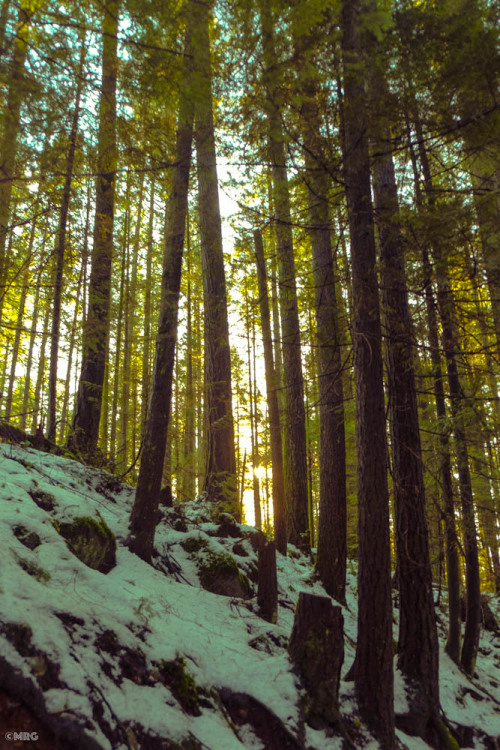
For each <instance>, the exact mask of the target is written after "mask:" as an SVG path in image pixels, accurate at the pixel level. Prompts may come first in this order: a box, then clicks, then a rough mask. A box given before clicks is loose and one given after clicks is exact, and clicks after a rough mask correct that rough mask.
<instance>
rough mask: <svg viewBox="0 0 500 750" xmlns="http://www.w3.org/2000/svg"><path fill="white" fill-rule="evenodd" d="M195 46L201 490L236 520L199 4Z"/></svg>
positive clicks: (206, 42) (206, 57) (205, 22)
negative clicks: (203, 423)
mask: <svg viewBox="0 0 500 750" xmlns="http://www.w3.org/2000/svg"><path fill="white" fill-rule="evenodd" d="M197 12H198V13H199V19H198V24H197V26H198V28H197V30H196V35H195V40H194V48H195V56H196V58H197V66H196V67H197V75H196V86H195V91H196V95H197V102H196V115H195V119H196V128H195V139H196V154H197V175H198V205H199V216H200V239H201V256H202V268H203V299H204V321H205V393H206V402H205V410H206V415H207V456H206V460H207V464H206V471H205V482H204V488H205V490H206V491H207V493H208V497H209V498H210V499H211V500H212V501H213V502H214V503H215V504H216V505H219V506H221V507H224V508H226V510H229V512H231V513H233V514H234V515H235V516H236V517H238V518H239V505H238V497H237V490H236V456H235V450H234V423H233V412H232V389H231V351H230V346H229V324H228V316H227V293H226V281H225V272H224V256H223V249H222V229H221V218H220V209H219V194H218V181H217V167H216V153H215V135H214V121H213V111H212V73H211V60H210V39H209V8H208V7H207V6H205V5H200V6H198V11H197Z"/></svg>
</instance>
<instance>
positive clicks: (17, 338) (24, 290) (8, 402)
mask: <svg viewBox="0 0 500 750" xmlns="http://www.w3.org/2000/svg"><path fill="white" fill-rule="evenodd" d="M29 276H30V271H29V266H28V267H27V268H26V270H25V272H24V275H23V285H22V287H21V296H20V299H19V306H18V308H17V320H16V332H15V335H14V345H13V347H12V359H11V362H10V376H9V386H8V388H7V398H6V399H5V411H4V419H6V420H7V421H9V420H10V419H11V417H12V416H13V415H12V414H11V410H12V401H13V398H14V384H15V380H16V367H17V360H18V358H19V348H20V344H21V333H22V329H23V320H24V308H25V305H26V297H27V296H28V291H29ZM14 416H17V415H14Z"/></svg>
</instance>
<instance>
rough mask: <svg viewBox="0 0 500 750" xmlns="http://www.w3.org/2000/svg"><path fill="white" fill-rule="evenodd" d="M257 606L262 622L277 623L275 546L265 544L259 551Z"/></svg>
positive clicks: (270, 543) (269, 543)
mask: <svg viewBox="0 0 500 750" xmlns="http://www.w3.org/2000/svg"><path fill="white" fill-rule="evenodd" d="M258 571H259V572H258V584H257V587H258V588H257V604H258V607H259V614H260V616H261V617H263V618H264V620H267V621H268V622H272V623H276V622H277V621H278V578H277V574H276V546H275V544H274V542H265V543H263V544H262V545H261V547H260V549H259V564H258Z"/></svg>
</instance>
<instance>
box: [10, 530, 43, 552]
mask: <svg viewBox="0 0 500 750" xmlns="http://www.w3.org/2000/svg"><path fill="white" fill-rule="evenodd" d="M13 532H14V536H15V537H16V538H17V539H19V541H20V542H21V544H24V546H25V547H27V548H28V549H31V550H34V549H36V548H37V547H39V546H40V545H41V543H42V541H41V539H40V537H39V536H38V534H37V533H36V531H29V530H28V529H27V528H26V527H25V526H14V528H13Z"/></svg>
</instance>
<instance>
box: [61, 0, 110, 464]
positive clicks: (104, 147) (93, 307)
mask: <svg viewBox="0 0 500 750" xmlns="http://www.w3.org/2000/svg"><path fill="white" fill-rule="evenodd" d="M119 8H120V0H105V3H104V4H103V23H102V46H103V52H102V84H101V96H100V102H99V135H98V158H97V171H98V175H99V176H98V178H97V191H96V213H95V224H94V244H93V248H92V267H91V272H90V281H89V308H88V315H87V319H86V321H85V326H84V330H83V337H82V369H81V374H80V383H79V387H78V396H77V402H76V407H75V412H74V415H73V425H72V431H71V433H70V436H69V440H68V445H69V447H70V449H71V450H73V451H75V452H77V453H83V454H84V455H86V456H87V457H89V458H92V456H93V455H94V454H95V452H96V449H97V441H98V438H99V422H100V418H101V405H102V387H103V381H104V370H105V363H106V341H107V337H108V333H109V307H110V296H111V268H112V258H113V215H114V193H115V174H116V162H117V147H116V77H117V69H118V57H117V46H118V36H117V34H118V13H119Z"/></svg>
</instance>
